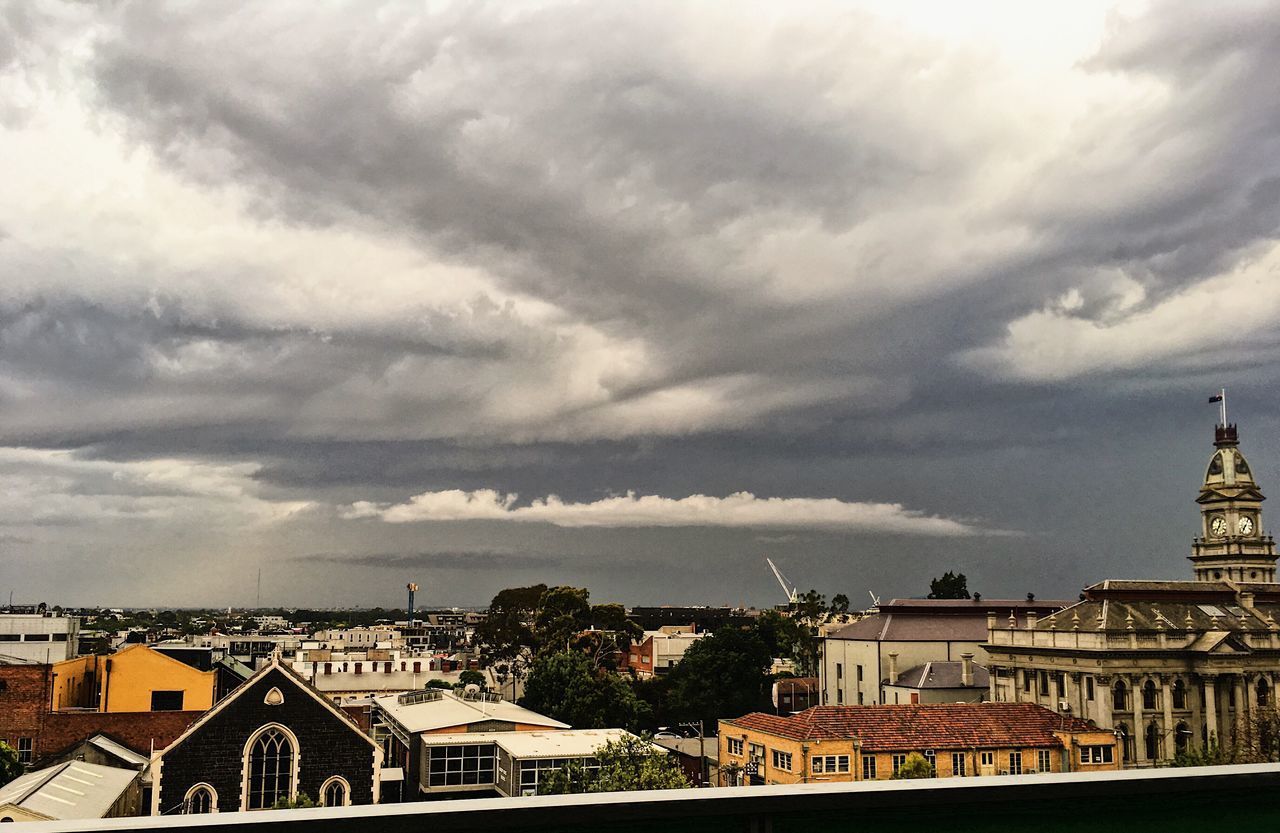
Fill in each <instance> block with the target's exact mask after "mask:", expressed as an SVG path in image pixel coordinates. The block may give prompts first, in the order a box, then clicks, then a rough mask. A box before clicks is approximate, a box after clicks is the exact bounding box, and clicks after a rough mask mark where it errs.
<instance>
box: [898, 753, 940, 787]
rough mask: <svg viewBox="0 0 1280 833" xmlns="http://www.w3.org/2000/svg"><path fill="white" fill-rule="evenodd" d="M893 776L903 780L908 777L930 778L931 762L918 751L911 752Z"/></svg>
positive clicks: (931, 774) (931, 773)
mask: <svg viewBox="0 0 1280 833" xmlns="http://www.w3.org/2000/svg"><path fill="white" fill-rule="evenodd" d="M893 777H894V778H897V779H900V780H905V779H910V778H932V777H933V764H931V763H929V761H928V759H927V758H925V756H924V755H921V754H920V753H919V752H912V753H911V754H910V755H908V756H907V759H906V760H905V761H903V762H902V766H900V767H898V771H897V772H895V773H894V774H893Z"/></svg>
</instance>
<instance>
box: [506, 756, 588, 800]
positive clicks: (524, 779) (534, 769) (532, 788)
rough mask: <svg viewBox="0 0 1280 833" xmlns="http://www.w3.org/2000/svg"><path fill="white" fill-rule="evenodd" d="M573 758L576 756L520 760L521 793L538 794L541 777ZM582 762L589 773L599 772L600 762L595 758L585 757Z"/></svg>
mask: <svg viewBox="0 0 1280 833" xmlns="http://www.w3.org/2000/svg"><path fill="white" fill-rule="evenodd" d="M571 760H578V759H576V758H542V759H540V760H536V761H521V762H520V794H521V795H537V794H538V789H539V787H538V783H539V779H540V778H541V777H542V776H543V775H549V774H550V773H552V772H555V771H556V770H558V769H560V768H561V767H563V766H564V765H565V764H567V763H569V762H570V761H571ZM581 760H582V764H583V766H584V768H585V769H586V770H587V772H588V773H594V772H599V770H600V762H599V761H597V760H596V759H595V758H583V759H581Z"/></svg>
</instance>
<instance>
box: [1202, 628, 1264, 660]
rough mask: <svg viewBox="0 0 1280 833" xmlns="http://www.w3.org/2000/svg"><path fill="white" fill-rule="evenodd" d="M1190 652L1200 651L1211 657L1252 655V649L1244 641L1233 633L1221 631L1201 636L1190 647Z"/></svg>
mask: <svg viewBox="0 0 1280 833" xmlns="http://www.w3.org/2000/svg"><path fill="white" fill-rule="evenodd" d="M1191 650H1193V651H1200V652H1202V653H1206V654H1210V655H1213V656H1231V655H1233V654H1234V655H1239V654H1252V653H1253V649H1252V648H1250V647H1249V646H1248V645H1246V644H1245V642H1244V640H1243V639H1241V638H1240V637H1239V636H1237V635H1235V634H1233V633H1225V632H1223V631H1210V632H1209V633H1205V634H1201V635H1200V637H1199V638H1197V639H1196V641H1195V642H1194V643H1192V645H1191Z"/></svg>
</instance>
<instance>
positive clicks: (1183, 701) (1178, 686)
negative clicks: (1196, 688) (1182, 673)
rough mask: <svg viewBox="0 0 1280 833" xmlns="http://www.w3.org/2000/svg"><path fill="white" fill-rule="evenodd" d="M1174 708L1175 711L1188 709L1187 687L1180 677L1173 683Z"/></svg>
mask: <svg viewBox="0 0 1280 833" xmlns="http://www.w3.org/2000/svg"><path fill="white" fill-rule="evenodd" d="M1173 707H1174V708H1175V709H1185V708H1186V707H1187V686H1186V684H1185V683H1183V682H1182V678H1181V677H1179V678H1178V679H1177V680H1174V682H1173Z"/></svg>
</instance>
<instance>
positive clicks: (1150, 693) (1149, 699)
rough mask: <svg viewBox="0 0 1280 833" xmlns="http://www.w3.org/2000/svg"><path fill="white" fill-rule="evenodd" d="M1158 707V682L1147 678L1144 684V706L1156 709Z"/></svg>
mask: <svg viewBox="0 0 1280 833" xmlns="http://www.w3.org/2000/svg"><path fill="white" fill-rule="evenodd" d="M1155 707H1156V684H1155V683H1153V682H1152V681H1151V680H1147V681H1146V683H1144V684H1143V686H1142V708H1144V709H1154V708H1155Z"/></svg>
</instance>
